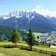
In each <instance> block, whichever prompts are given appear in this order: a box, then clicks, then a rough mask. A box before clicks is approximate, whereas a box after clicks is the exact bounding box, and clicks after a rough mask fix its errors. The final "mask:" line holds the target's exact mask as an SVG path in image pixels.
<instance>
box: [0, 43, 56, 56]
mask: <svg viewBox="0 0 56 56" xmlns="http://www.w3.org/2000/svg"><path fill="white" fill-rule="evenodd" d="M3 45H5V46H7V45H14V43H11V42H0V46H3ZM17 45H18V46H27V47H28V45H27V44H26V43H17ZM34 48H35V49H40V50H45V51H50V52H55V53H56V48H49V47H48V45H46V44H40V45H38V46H33V49H34ZM0 53H3V54H6V55H10V56H15V55H16V56H20V55H21V56H48V55H47V54H42V53H38V52H33V51H27V50H20V49H19V48H1V47H0Z"/></svg>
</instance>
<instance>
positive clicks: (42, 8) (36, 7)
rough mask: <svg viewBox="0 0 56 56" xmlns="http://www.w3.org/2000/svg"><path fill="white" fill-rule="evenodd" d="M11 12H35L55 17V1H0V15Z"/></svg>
mask: <svg viewBox="0 0 56 56" xmlns="http://www.w3.org/2000/svg"><path fill="white" fill-rule="evenodd" d="M13 11H36V12H37V13H39V14H42V15H49V16H55V17H56V0H0V15H1V14H6V13H10V12H13Z"/></svg>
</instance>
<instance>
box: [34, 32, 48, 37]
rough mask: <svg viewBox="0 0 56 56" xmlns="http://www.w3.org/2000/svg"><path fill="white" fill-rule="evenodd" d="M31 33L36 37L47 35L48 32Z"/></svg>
mask: <svg viewBox="0 0 56 56" xmlns="http://www.w3.org/2000/svg"><path fill="white" fill-rule="evenodd" d="M33 34H34V35H35V37H37V36H40V37H46V36H48V33H37V32H34V33H33Z"/></svg>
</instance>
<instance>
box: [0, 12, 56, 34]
mask: <svg viewBox="0 0 56 56" xmlns="http://www.w3.org/2000/svg"><path fill="white" fill-rule="evenodd" d="M55 20H56V19H55ZM55 20H53V19H51V17H50V18H48V17H44V16H43V15H40V14H38V13H36V12H35V11H34V12H26V11H25V12H23V11H22V12H13V13H10V14H8V15H3V16H2V17H0V25H2V26H6V27H17V28H18V29H20V30H28V29H29V27H32V29H33V31H34V32H42V33H46V32H51V31H56V21H55ZM54 21H55V22H54Z"/></svg>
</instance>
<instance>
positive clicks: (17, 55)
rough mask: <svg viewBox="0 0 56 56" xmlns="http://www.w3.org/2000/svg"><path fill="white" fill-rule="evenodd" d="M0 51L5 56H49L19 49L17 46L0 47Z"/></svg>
mask: <svg viewBox="0 0 56 56" xmlns="http://www.w3.org/2000/svg"><path fill="white" fill-rule="evenodd" d="M0 53H2V54H3V55H5V56H49V55H47V54H42V53H38V52H33V51H27V50H21V49H19V48H0Z"/></svg>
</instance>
